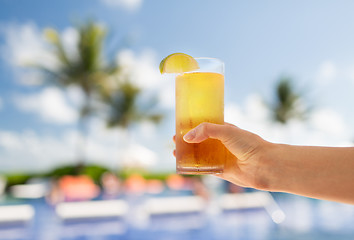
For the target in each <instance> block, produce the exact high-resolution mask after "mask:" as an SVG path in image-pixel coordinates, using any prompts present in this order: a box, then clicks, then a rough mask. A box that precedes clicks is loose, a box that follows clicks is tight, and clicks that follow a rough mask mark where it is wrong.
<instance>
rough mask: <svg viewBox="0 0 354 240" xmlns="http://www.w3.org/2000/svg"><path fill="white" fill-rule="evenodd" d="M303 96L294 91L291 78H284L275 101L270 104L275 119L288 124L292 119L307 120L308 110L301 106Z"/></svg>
mask: <svg viewBox="0 0 354 240" xmlns="http://www.w3.org/2000/svg"><path fill="white" fill-rule="evenodd" d="M301 100H302V95H301V94H300V93H298V92H296V91H295V90H294V86H293V82H292V79H291V78H288V77H282V78H280V80H279V81H278V83H277V85H276V90H275V101H274V103H273V104H270V109H271V112H272V114H273V119H274V121H276V122H279V123H282V124H286V123H287V122H288V121H289V120H291V119H294V118H295V119H301V120H303V119H305V118H306V115H307V112H308V109H305V108H304V106H303V105H301V104H300V103H301Z"/></svg>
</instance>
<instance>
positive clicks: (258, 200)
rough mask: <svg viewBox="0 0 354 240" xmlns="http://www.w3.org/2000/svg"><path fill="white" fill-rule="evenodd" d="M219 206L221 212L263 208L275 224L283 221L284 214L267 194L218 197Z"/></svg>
mask: <svg viewBox="0 0 354 240" xmlns="http://www.w3.org/2000/svg"><path fill="white" fill-rule="evenodd" d="M219 206H220V208H221V209H222V210H241V209H252V208H264V209H265V210H266V211H267V213H268V214H269V215H270V217H271V218H272V220H273V221H274V222H275V223H281V222H283V221H284V220H285V213H284V212H283V211H282V210H281V209H280V207H279V206H278V204H277V203H276V202H275V200H274V198H273V197H272V195H271V194H270V193H269V192H261V191H257V192H250V193H233V194H224V195H222V196H221V197H220V201H219Z"/></svg>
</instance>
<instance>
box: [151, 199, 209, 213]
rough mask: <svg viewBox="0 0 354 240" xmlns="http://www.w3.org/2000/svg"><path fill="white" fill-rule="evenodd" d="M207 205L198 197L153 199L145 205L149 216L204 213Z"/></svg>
mask: <svg viewBox="0 0 354 240" xmlns="http://www.w3.org/2000/svg"><path fill="white" fill-rule="evenodd" d="M205 206H206V203H205V201H204V199H203V198H201V197H198V196H186V197H164V198H151V199H149V200H147V201H146V203H145V211H146V213H147V214H148V215H162V214H177V213H195V212H202V211H203V210H204V209H205Z"/></svg>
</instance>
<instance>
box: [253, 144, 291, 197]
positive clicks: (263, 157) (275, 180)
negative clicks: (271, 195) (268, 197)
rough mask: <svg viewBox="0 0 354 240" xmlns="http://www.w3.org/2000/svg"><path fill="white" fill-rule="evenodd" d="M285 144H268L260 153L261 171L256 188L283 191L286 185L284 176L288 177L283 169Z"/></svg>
mask: <svg viewBox="0 0 354 240" xmlns="http://www.w3.org/2000/svg"><path fill="white" fill-rule="evenodd" d="M284 147H285V145H284V144H277V143H271V142H266V143H265V144H264V149H263V151H260V155H259V157H258V159H259V171H258V174H257V175H258V178H257V181H256V188H257V189H260V190H265V191H271V192H278V191H281V189H282V188H283V186H282V185H283V184H284V179H286V178H284V177H283V176H284V175H286V173H285V169H282V164H283V163H282V161H281V160H282V154H281V152H282V151H283V150H282V149H283V148H284Z"/></svg>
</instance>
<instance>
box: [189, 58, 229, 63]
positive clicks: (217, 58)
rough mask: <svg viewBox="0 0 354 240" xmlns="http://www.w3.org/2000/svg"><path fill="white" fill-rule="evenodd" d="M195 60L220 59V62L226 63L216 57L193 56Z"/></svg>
mask: <svg viewBox="0 0 354 240" xmlns="http://www.w3.org/2000/svg"><path fill="white" fill-rule="evenodd" d="M193 58H194V59H195V60H199V59H200V60H202V59H205V60H215V61H218V62H220V63H224V62H223V61H222V60H221V59H219V58H214V57H193Z"/></svg>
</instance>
